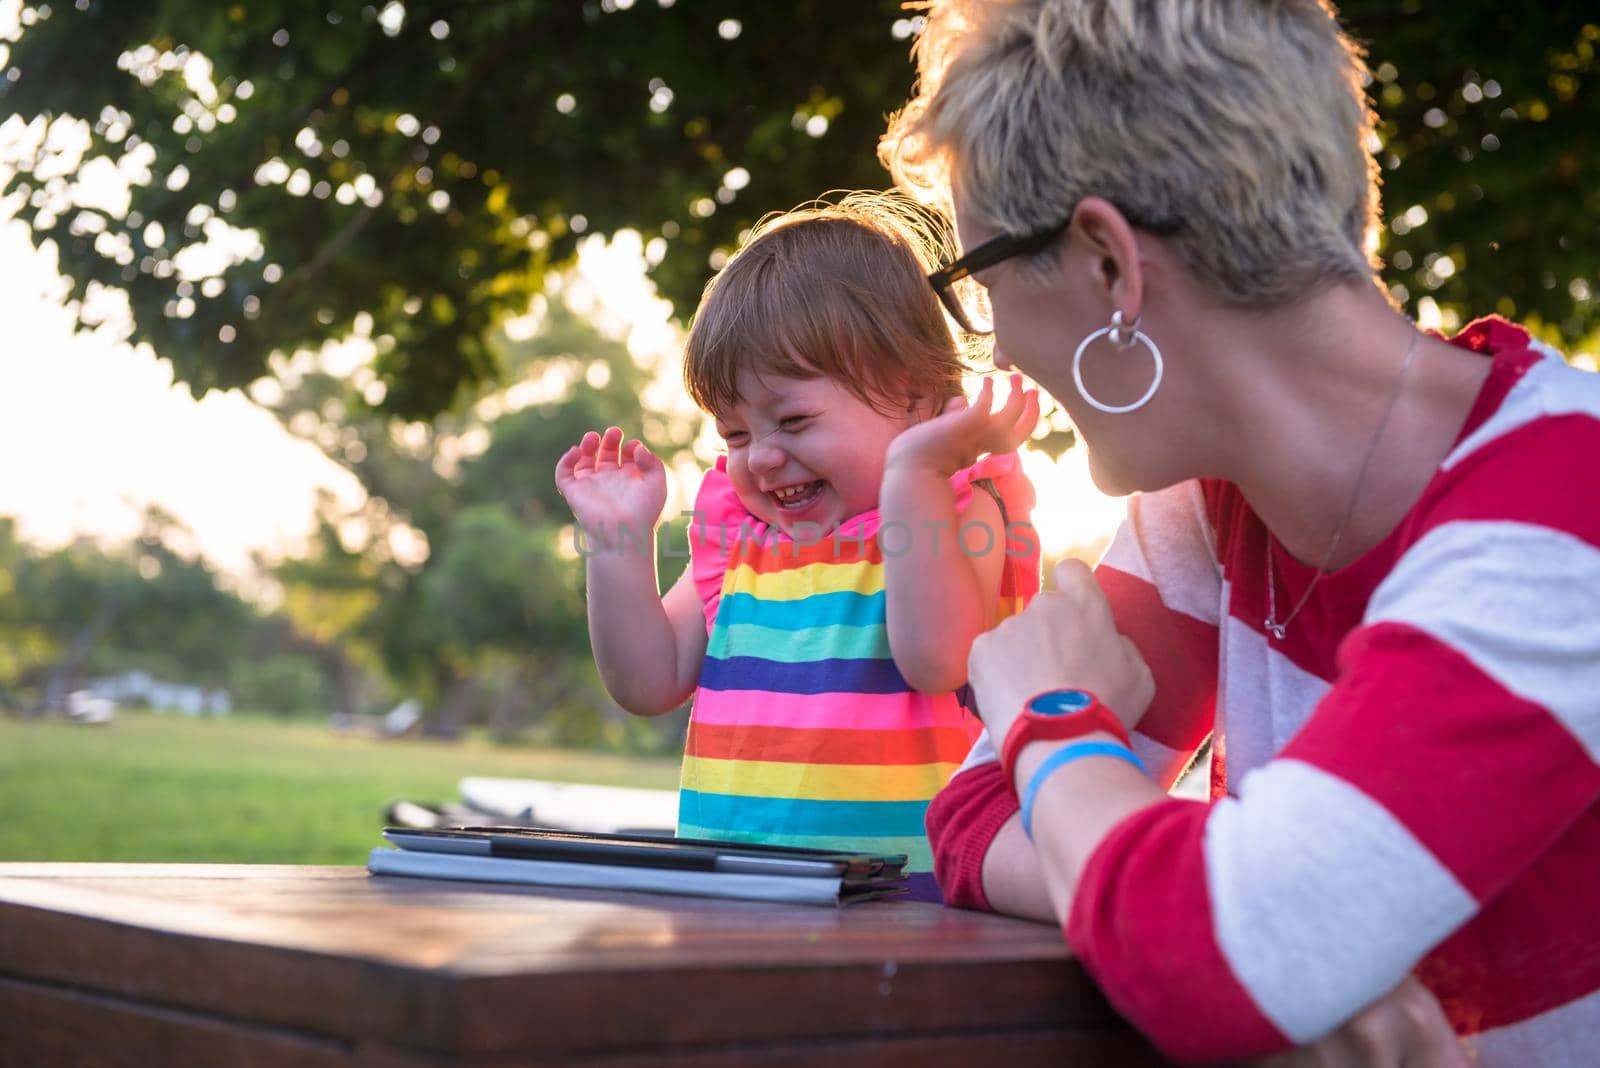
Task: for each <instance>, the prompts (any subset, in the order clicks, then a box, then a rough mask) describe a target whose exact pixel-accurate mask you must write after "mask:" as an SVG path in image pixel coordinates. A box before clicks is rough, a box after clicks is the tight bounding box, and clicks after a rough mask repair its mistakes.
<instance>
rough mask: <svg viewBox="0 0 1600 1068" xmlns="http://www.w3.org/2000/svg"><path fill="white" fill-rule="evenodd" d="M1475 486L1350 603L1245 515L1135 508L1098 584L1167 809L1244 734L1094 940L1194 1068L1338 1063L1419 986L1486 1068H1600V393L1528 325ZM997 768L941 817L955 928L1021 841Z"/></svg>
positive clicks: (1466, 455)
mask: <svg viewBox="0 0 1600 1068" xmlns="http://www.w3.org/2000/svg"><path fill="white" fill-rule="evenodd" d="M1454 343H1455V344H1457V345H1459V346H1461V347H1463V348H1466V349H1469V350H1473V351H1476V352H1480V353H1483V354H1484V356H1485V358H1489V359H1492V360H1493V361H1494V363H1493V367H1492V369H1491V370H1490V373H1489V375H1488V377H1487V379H1486V381H1485V384H1484V386H1483V388H1482V390H1481V392H1480V395H1479V397H1478V400H1477V403H1476V404H1475V406H1474V408H1473V410H1472V412H1471V414H1470V415H1469V416H1468V419H1467V422H1466V424H1465V426H1464V427H1463V430H1462V433H1461V436H1460V437H1459V439H1458V440H1457V442H1456V443H1455V445H1454V447H1453V449H1452V451H1451V452H1450V454H1449V456H1448V457H1447V458H1446V459H1445V461H1444V463H1443V464H1441V465H1440V467H1439V470H1438V471H1437V472H1436V473H1435V475H1434V477H1433V478H1432V480H1431V481H1430V482H1429V484H1428V486H1427V487H1426V489H1425V490H1424V492H1423V494H1422V496H1421V498H1420V499H1419V500H1418V501H1417V503H1416V505H1415V506H1414V507H1413V508H1412V509H1411V511H1410V512H1409V513H1407V515H1406V516H1405V518H1404V519H1403V520H1402V521H1401V522H1400V524H1399V526H1398V527H1397V528H1396V529H1395V530H1394V532H1393V533H1391V534H1390V535H1389V537H1388V538H1387V539H1385V540H1384V541H1383V542H1382V543H1381V544H1379V545H1378V546H1376V547H1375V548H1374V549H1372V550H1371V551H1370V552H1368V553H1367V554H1366V555H1364V556H1363V557H1362V558H1361V559H1360V560H1358V561H1356V562H1355V563H1354V564H1352V565H1350V566H1349V567H1346V568H1344V569H1341V570H1340V571H1338V572H1335V573H1333V574H1330V575H1327V576H1325V577H1324V578H1323V579H1322V581H1321V582H1320V583H1319V584H1318V585H1317V587H1316V589H1315V590H1313V591H1312V593H1311V596H1310V598H1309V600H1307V602H1306V604H1305V606H1304V607H1303V608H1302V609H1301V610H1300V613H1299V615H1297V616H1296V617H1295V619H1294V622H1293V624H1292V625H1291V626H1290V628H1289V631H1288V633H1287V635H1286V637H1285V638H1284V639H1283V640H1281V641H1279V640H1275V639H1269V637H1268V636H1267V634H1266V631H1265V627H1264V625H1263V620H1264V618H1265V616H1266V614H1267V592H1266V579H1267V570H1266V556H1265V554H1266V553H1267V552H1268V551H1269V545H1270V546H1272V548H1271V549H1270V551H1272V552H1273V553H1274V554H1275V555H1274V556H1273V569H1274V571H1276V573H1277V579H1278V582H1279V586H1278V589H1277V604H1278V605H1279V606H1280V607H1281V606H1285V605H1293V604H1297V603H1298V602H1299V600H1300V597H1301V595H1302V593H1303V592H1304V591H1305V589H1306V586H1307V584H1308V583H1310V582H1311V580H1312V578H1313V576H1314V569H1313V568H1310V567H1307V566H1305V565H1303V564H1301V563H1299V562H1298V561H1296V560H1294V559H1293V558H1292V557H1290V556H1288V555H1287V554H1286V553H1284V552H1283V551H1282V550H1281V549H1279V548H1277V547H1276V542H1275V541H1269V539H1268V536H1267V531H1266V528H1265V527H1264V526H1263V525H1262V523H1261V521H1260V519H1259V518H1257V517H1256V515H1255V514H1254V513H1253V512H1252V511H1251V510H1250V508H1249V506H1248V505H1247V504H1246V503H1245V501H1244V498H1243V497H1242V496H1241V495H1240V493H1239V491H1238V490H1237V489H1236V488H1234V487H1233V486H1231V485H1229V484H1226V483H1222V482H1214V481H1200V482H1189V483H1184V484H1181V485H1178V486H1174V487H1172V488H1170V489H1167V490H1163V491H1161V492H1159V493H1151V494H1145V495H1143V496H1142V497H1138V498H1135V499H1133V500H1132V501H1131V502H1130V506H1129V514H1128V519H1127V522H1126V523H1125V524H1124V526H1123V528H1122V529H1121V531H1120V532H1119V533H1118V535H1117V537H1116V539H1115V541H1114V542H1113V543H1112V546H1111V548H1110V549H1109V550H1108V551H1107V553H1106V556H1105V558H1104V559H1103V560H1102V561H1101V563H1100V566H1099V567H1098V569H1097V571H1096V574H1097V576H1098V577H1099V580H1100V582H1101V585H1102V587H1103V588H1104V589H1105V591H1106V594H1107V596H1108V597H1109V599H1110V601H1111V604H1112V609H1113V611H1114V613H1115V616H1116V619H1117V624H1118V626H1119V628H1120V629H1121V630H1122V631H1123V632H1124V633H1126V634H1128V635H1129V636H1130V637H1131V638H1132V639H1133V640H1134V641H1135V642H1136V643H1137V644H1138V646H1139V648H1140V649H1141V650H1142V651H1143V652H1144V654H1145V658H1146V660H1147V661H1148V662H1149V663H1150V665H1151V668H1152V670H1153V672H1154V674H1155V679H1156V698H1155V701H1154V702H1153V704H1152V705H1151V707H1150V710H1149V711H1148V712H1147V713H1146V715H1145V718H1144V719H1143V720H1142V721H1141V723H1140V724H1139V731H1138V734H1136V736H1135V748H1136V749H1138V750H1139V751H1140V755H1141V756H1142V757H1143V758H1144V760H1145V763H1146V766H1147V767H1149V768H1150V769H1151V774H1152V777H1155V778H1157V779H1158V780H1159V781H1160V782H1161V783H1162V784H1163V785H1166V786H1170V785H1171V783H1172V781H1173V779H1175V778H1176V777H1177V775H1178V773H1179V772H1180V771H1181V770H1182V767H1183V765H1184V763H1185V762H1186V761H1187V760H1188V759H1189V758H1190V757H1191V755H1192V754H1193V752H1194V751H1195V749H1196V748H1197V747H1198V746H1199V744H1200V743H1201V742H1202V740H1203V739H1204V738H1205V736H1206V735H1207V734H1208V733H1211V732H1212V731H1213V728H1214V729H1215V735H1214V748H1215V755H1214V761H1213V772H1212V801H1211V802H1209V803H1203V802H1195V801H1185V800H1180V799H1177V798H1168V799H1166V800H1165V801H1162V802H1160V803H1158V804H1155V805H1152V806H1151V807H1149V808H1146V809H1144V810H1142V811H1140V812H1138V813H1135V814H1134V815H1132V816H1130V817H1129V818H1128V819H1126V820H1124V821H1123V822H1122V823H1121V824H1119V825H1118V826H1117V827H1116V828H1115V829H1114V830H1113V831H1112V832H1111V833H1110V834H1109V835H1108V836H1107V837H1106V839H1105V840H1104V841H1103V842H1102V843H1101V844H1100V846H1099V847H1098V848H1097V850H1096V851H1095V853H1094V855H1093V856H1092V857H1091V858H1090V860H1089V863H1088V865H1087V867H1086V869H1085V871H1084V873H1083V877H1082V881H1081V883H1080V886H1079V889H1078V893H1077V897H1076V899H1075V901H1074V903H1073V906H1072V911H1071V914H1070V917H1069V919H1068V923H1067V928H1066V936H1067V940H1068V942H1069V943H1070V944H1071V945H1072V947H1073V948H1074V950H1075V951H1076V952H1077V954H1078V955H1079V957H1080V958H1081V959H1082V960H1083V963H1084V965H1085V966H1086V967H1087V968H1088V969H1089V971H1090V972H1091V973H1092V974H1093V975H1094V976H1095V978H1096V980H1097V981H1098V982H1099V983H1100V985H1101V986H1102V988H1103V989H1104V990H1105V992H1106V995H1107V996H1108V997H1109V998H1110V1000H1111V1001H1112V1002H1113V1003H1114V1004H1115V1005H1116V1006H1117V1007H1118V1009H1119V1010H1120V1011H1121V1012H1122V1013H1123V1014H1124V1015H1125V1016H1127V1017H1128V1019H1129V1020H1130V1021H1132V1022H1133V1023H1134V1024H1135V1025H1136V1026H1137V1027H1139V1028H1140V1029H1141V1030H1142V1031H1144V1032H1145V1033H1146V1034H1147V1035H1148V1036H1149V1037H1150V1038H1151V1039H1152V1040H1153V1041H1154V1042H1156V1044H1157V1045H1159V1046H1160V1047H1161V1048H1162V1049H1163V1050H1164V1051H1166V1052H1167V1053H1168V1054H1169V1055H1172V1056H1174V1057H1177V1058H1180V1059H1184V1060H1195V1061H1209V1060H1219V1059H1229V1058H1238V1057H1249V1056H1255V1055H1260V1054H1265V1053H1271V1052H1275V1051H1278V1050H1281V1049H1284V1048H1286V1047H1288V1046H1290V1045H1293V1044H1302V1043H1307V1042H1310V1041H1312V1040H1314V1039H1316V1038H1319V1037H1320V1036H1322V1035H1324V1034H1326V1033H1327V1032H1329V1031H1330V1030H1332V1029H1334V1028H1335V1027H1337V1026H1338V1025H1339V1024H1341V1023H1343V1022H1344V1021H1345V1020H1347V1019H1348V1018H1350V1017H1351V1016H1353V1015H1354V1014H1355V1013H1356V1012H1358V1011H1359V1010H1360V1009H1361V1008H1363V1007H1364V1006H1365V1005H1367V1004H1369V1003H1370V1002H1372V1001H1374V1000H1376V999H1377V998H1379V997H1381V996H1382V995H1384V994H1385V993H1386V992H1388V991H1389V990H1391V989H1392V988H1393V987H1395V986H1396V985H1398V983H1399V982H1400V981H1401V979H1403V978H1404V977H1405V976H1406V974H1407V973H1411V972H1414V973H1415V974H1416V975H1417V976H1418V977H1419V978H1420V979H1421V980H1422V981H1423V982H1424V983H1425V984H1426V985H1427V986H1428V987H1429V989H1431V990H1432V991H1433V992H1434V994H1435V995H1436V996H1437V997H1438V998H1439V999H1440V1001H1441V1003H1442V1004H1443V1006H1444V1008H1445V1010H1446V1012H1447V1013H1448V1014H1449V1017H1450V1019H1451V1021H1452V1022H1453V1024H1454V1025H1455V1027H1456V1030H1457V1031H1458V1032H1460V1033H1461V1034H1462V1035H1463V1036H1471V1037H1470V1039H1469V1040H1468V1041H1470V1043H1471V1044H1472V1046H1473V1047H1474V1048H1475V1050H1476V1053H1477V1056H1478V1057H1479V1059H1480V1063H1482V1064H1483V1065H1486V1066H1494V1065H1516V1066H1518V1068H1521V1066H1524V1065H1541V1066H1543V1065H1579V1064H1583V1065H1592V1064H1595V1063H1600V804H1597V799H1600V497H1597V496H1596V494H1595V492H1594V489H1593V487H1594V485H1595V479H1596V475H1597V473H1600V375H1594V374H1590V373H1587V372H1583V371H1579V370H1575V369H1572V368H1569V367H1568V366H1567V365H1566V364H1565V363H1564V362H1562V361H1561V359H1560V358H1559V356H1558V355H1557V354H1555V353H1553V352H1551V351H1549V350H1547V349H1544V348H1543V346H1539V345H1537V344H1536V343H1533V342H1531V341H1530V340H1529V338H1528V336H1527V335H1526V334H1525V333H1524V332H1522V331H1521V330H1519V329H1517V328H1516V327H1513V326H1511V325H1510V324H1507V323H1505V322H1503V321H1500V320H1496V319H1489V320H1482V321H1479V322H1477V323H1474V324H1472V325H1471V326H1469V327H1468V328H1467V329H1466V330H1465V331H1463V332H1462V333H1461V334H1460V335H1459V336H1458V337H1456V338H1455V339H1454ZM993 753H994V751H993V746H992V745H991V744H990V743H989V741H988V739H987V738H986V737H985V738H982V739H980V740H979V742H978V745H977V747H976V748H975V749H974V750H973V753H972V755H971V756H970V757H969V758H968V761H967V763H966V764H965V765H964V766H963V769H962V770H961V771H960V772H958V773H957V775H956V776H955V778H954V779H953V780H952V781H951V783H950V785H949V786H948V787H947V788H946V789H945V791H944V792H943V793H941V794H940V795H939V797H938V798H937V799H936V800H935V801H934V804H933V806H932V807H931V808H930V810H929V813H928V827H929V834H930V836H931V838H932V840H933V844H934V850H935V863H936V870H937V871H938V873H939V877H940V881H941V883H942V884H943V885H944V890H945V898H946V900H947V901H948V902H950V903H951V904H957V905H962V904H965V905H969V906H973V907H979V908H984V907H987V902H986V900H985V899H984V897H983V888H982V882H981V872H982V863H983V856H984V854H985V852H987V850H988V848H989V845H990V843H991V842H992V840H993V838H994V834H995V832H996V831H997V830H998V829H999V827H1000V825H1001V824H1002V823H1004V822H1005V820H1006V819H1007V818H1008V817H1009V816H1010V814H1011V813H1012V812H1014V811H1016V799H1015V797H1014V796H1013V795H1012V792H1011V788H1010V785H1009V784H1007V783H1005V782H1004V781H1003V780H1002V777H1001V775H1000V771H999V767H998V765H997V764H996V763H994V762H993Z"/></svg>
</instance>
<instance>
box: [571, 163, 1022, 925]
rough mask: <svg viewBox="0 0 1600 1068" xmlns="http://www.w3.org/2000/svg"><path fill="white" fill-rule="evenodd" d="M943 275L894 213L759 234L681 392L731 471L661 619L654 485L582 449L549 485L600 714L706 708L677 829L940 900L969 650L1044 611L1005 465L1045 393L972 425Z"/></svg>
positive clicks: (915, 231)
mask: <svg viewBox="0 0 1600 1068" xmlns="http://www.w3.org/2000/svg"><path fill="white" fill-rule="evenodd" d="M928 251H929V248H928V243H927V238H926V237H925V235H924V234H923V233H922V232H921V231H920V229H919V227H918V225H917V220H916V218H915V216H913V215H912V214H911V212H910V210H909V209H908V208H906V207H905V206H904V205H903V204H902V203H901V202H898V201H896V200H895V199H893V198H891V197H885V196H881V195H876V194H854V195H852V196H850V197H847V198H845V199H844V200H843V201H841V202H840V203H839V204H837V205H831V206H825V207H820V208H813V209H808V210H801V211H795V212H790V213H787V214H785V215H781V216H778V217H776V218H775V219H771V220H768V221H765V222H763V224H762V225H760V226H759V227H758V228H757V229H756V231H755V232H754V235H753V236H752V237H751V238H750V239H749V240H748V241H747V242H746V243H745V244H744V246H743V248H741V250H740V251H739V252H738V253H737V254H736V255H735V256H734V257H733V258H732V259H731V260H730V262H729V263H728V265H727V266H726V267H725V268H724V269H723V270H722V272H721V273H720V274H719V275H718V276H717V277H716V278H714V279H713V280H712V281H711V283H710V284H709V285H708V286H707V287H706V292H705V295H704V297H703V298H702V300H701V304H700V308H699V310H698V311H697V312H696V315H695V318H694V321H693V323H692V325H691V328H690V332H689V339H688V346H687V351H686V356H685V368H684V377H685V381H686V383H687V386H688V389H689V392H690V394H691V396H693V397H694V399H695V401H696V403H698V404H699V405H700V406H701V407H702V408H704V409H705V410H706V411H707V412H708V413H709V414H711V415H712V416H713V417H715V419H716V425H717V431H718V433H720V434H721V436H722V438H723V440H724V441H725V442H726V445H727V455H726V456H725V457H722V458H720V459H719V460H718V462H717V465H716V468H715V469H714V470H712V471H710V472H708V473H707V475H706V477H705V480H704V482H703V484H702V486H701V488H700V492H699V496H698V498H697V499H696V502H695V508H694V512H693V515H692V522H691V525H690V535H689V544H690V563H689V566H688V567H687V568H686V569H685V571H684V573H683V575H682V576H681V577H680V578H679V579H678V581H677V582H676V583H674V584H673V586H672V587H671V588H670V589H668V590H667V592H666V593H665V594H664V595H660V596H659V597H658V594H657V584H656V575H655V554H654V551H653V534H654V530H655V526H656V524H657V522H658V521H659V519H660V516H661V512H662V509H663V508H664V506H665V504H666V498H667V482H666V472H665V470H664V468H663V465H662V463H661V461H660V460H659V459H658V458H657V457H656V456H654V455H653V454H652V453H651V452H650V451H649V450H648V449H647V448H646V447H645V446H644V445H643V444H642V443H640V442H638V441H626V442H625V441H624V440H623V435H622V431H621V430H620V429H618V428H616V427H611V428H609V429H607V430H606V431H605V432H604V433H603V434H601V433H596V432H594V431H590V432H589V433H588V434H586V435H585V436H584V438H583V440H582V442H581V443H580V444H578V445H576V446H574V447H573V448H572V449H570V450H568V452H567V453H566V455H565V456H563V457H562V459H561V461H560V463H559V464H558V465H557V468H556V484H557V486H558V488H559V489H560V491H561V492H562V494H563V495H564V496H565V497H566V499H567V502H568V503H569V504H570V505H571V507H572V510H573V513H574V514H575V515H576V517H577V519H578V522H579V524H580V525H581V526H582V528H583V530H584V534H585V538H586V540H587V542H588V550H587V553H586V567H587V573H588V610H589V634H590V639H591V642H592V645H593V648H594V654H595V662H596V664H597V666H598V667H599V670H600V675H601V678H602V680H603V681H604V683H605V685H606V688H607V690H608V691H609V692H610V693H611V695H612V697H613V698H614V699H615V700H616V701H617V703H618V704H620V705H622V707H624V708H626V709H628V710H629V711H630V712H633V713H636V714H639V715H656V714H659V713H663V712H667V711H669V710H671V709H673V708H676V707H678V706H679V705H680V704H681V703H682V702H683V701H684V700H685V699H687V698H688V697H689V695H690V694H691V693H694V692H695V691H696V690H698V695H697V697H696V700H695V704H694V708H693V711H692V713H691V716H690V721H689V733H688V740H687V747H686V748H687V751H686V754H685V757H684V763H683V774H682V783H681V790H680V794H679V811H678V833H679V834H680V835H683V836H685V837H696V838H716V839H723V840H732V841H748V842H762V843H767V844H774V845H795V846H808V847H813V848H824V849H845V850H860V851H869V852H877V853H905V854H907V855H908V857H909V858H910V860H909V863H908V865H907V870H908V871H910V872H912V873H915V874H914V875H913V878H912V882H913V893H914V895H916V896H920V897H932V898H934V899H937V887H936V886H935V885H934V884H933V881H932V875H931V870H932V858H931V855H930V852H929V848H928V844H927V839H926V836H925V832H924V829H923V814H924V811H925V809H926V808H927V805H928V801H929V800H930V799H931V798H932V797H933V795H934V794H935V793H937V792H938V791H939V789H940V788H941V787H942V786H944V784H945V783H946V782H947V781H948V780H949V779H950V777H951V775H952V774H953V773H954V772H955V770H956V768H957V767H958V766H959V765H960V764H961V762H962V760H963V759H964V758H965V756H966V754H967V751H968V749H969V748H970V747H971V743H972V741H973V739H974V738H975V736H976V735H977V733H978V731H979V729H980V724H979V723H978V722H977V720H976V719H975V718H974V716H973V715H972V714H971V712H970V711H968V710H967V709H966V708H965V707H964V706H963V702H962V700H961V699H960V694H959V693H958V691H964V690H965V684H966V671H967V667H966V665H967V654H968V651H969V648H970V646H971V644H972V640H973V639H974V638H975V637H976V636H977V635H978V634H980V633H982V632H983V631H985V630H987V629H989V628H990V627H992V626H994V625H995V624H996V623H997V622H999V621H1000V620H1001V619H1002V618H1004V617H1006V616H1008V615H1011V614H1012V613H1014V612H1016V611H1018V610H1019V609H1020V608H1021V607H1022V604H1023V603H1024V602H1025V600H1026V599H1027V598H1028V597H1030V596H1031V595H1032V594H1033V593H1034V592H1036V591H1037V590H1038V567H1039V564H1038V544H1037V541H1036V538H1035V536H1034V533H1033V530H1032V527H1031V526H1029V525H1028V517H1029V514H1030V511H1031V509H1032V507H1033V490H1032V487H1031V486H1030V485H1029V484H1028V482H1027V480H1026V478H1025V477H1024V476H1023V474H1022V471H1021V468H1020V465H1019V463H1018V459H1017V456H1016V453H1015V452H1014V451H1013V450H1014V449H1015V448H1016V447H1017V446H1018V445H1019V444H1020V443H1021V442H1022V441H1023V440H1024V439H1025V438H1026V437H1027V434H1028V432H1029V431H1030V430H1031V429H1032V427H1033V425H1034V422H1035V421H1036V419H1037V415H1038V397H1037V394H1036V393H1035V392H1033V391H1024V390H1023V389H1022V388H1021V382H1020V379H1018V380H1014V381H1013V383H1012V390H1011V394H1010V397H1009V398H1008V399H1007V401H1006V403H1005V404H1004V405H1003V406H1001V407H999V408H998V409H996V410H994V411H991V410H990V408H991V399H990V385H989V383H988V381H985V382H984V385H983V388H982V390H981V391H980V393H979V395H978V398H977V400H976V401H975V402H974V403H971V404H968V403H967V402H966V400H965V398H964V397H963V396H962V392H961V378H962V370H963V367H962V363H961V360H960V355H959V351H958V349H957V346H956V343H955V339H954V337H953V336H952V333H951V330H950V326H949V323H948V321H947V320H946V318H945V315H944V312H943V310H942V309H941V307H940V304H939V301H938V299H937V297H936V296H935V294H934V292H933V290H932V289H931V288H930V287H929V285H928V284H927V280H926V271H927V270H928V266H927V257H928ZM941 413H942V414H941ZM983 453H989V454H990V455H988V456H987V457H986V458H985V459H984V460H982V461H981V462H978V463H974V462H973V461H974V460H975V459H976V458H977V457H978V456H979V455H980V454H983ZM951 472H954V474H953V475H951ZM880 489H881V490H882V492H883V498H882V500H881V501H880Z"/></svg>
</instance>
